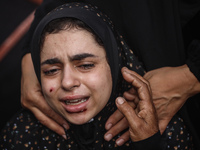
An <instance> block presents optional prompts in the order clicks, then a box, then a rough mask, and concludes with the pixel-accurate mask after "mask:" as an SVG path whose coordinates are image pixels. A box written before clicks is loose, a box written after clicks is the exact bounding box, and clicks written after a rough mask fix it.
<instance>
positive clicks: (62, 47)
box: [41, 29, 105, 58]
mask: <svg viewBox="0 0 200 150" xmlns="http://www.w3.org/2000/svg"><path fill="white" fill-rule="evenodd" d="M78 53H91V54H96V55H100V56H101V55H105V50H104V48H103V47H102V46H100V45H99V44H98V43H97V42H96V40H95V38H94V36H93V35H92V34H91V33H90V32H88V31H87V30H84V29H70V30H62V31H60V32H58V33H53V34H48V35H46V37H45V40H44V44H43V47H42V49H41V58H42V57H56V56H58V55H60V56H65V54H67V55H76V54H78Z"/></svg>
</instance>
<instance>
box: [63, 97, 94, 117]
mask: <svg viewBox="0 0 200 150" xmlns="http://www.w3.org/2000/svg"><path fill="white" fill-rule="evenodd" d="M89 99H90V97H77V98H75V97H68V98H65V99H62V100H61V101H62V104H63V107H64V108H65V110H66V111H67V112H68V113H80V112H85V111H86V110H87V105H88V103H89Z"/></svg>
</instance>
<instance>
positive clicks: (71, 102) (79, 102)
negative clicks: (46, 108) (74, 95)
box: [65, 98, 88, 105]
mask: <svg viewBox="0 0 200 150" xmlns="http://www.w3.org/2000/svg"><path fill="white" fill-rule="evenodd" d="M87 100H88V98H84V99H74V100H67V101H65V104H66V105H78V104H81V103H84V102H86V101H87Z"/></svg>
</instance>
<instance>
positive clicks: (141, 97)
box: [116, 68, 159, 142]
mask: <svg viewBox="0 0 200 150" xmlns="http://www.w3.org/2000/svg"><path fill="white" fill-rule="evenodd" d="M122 75H123V77H124V79H125V80H126V81H127V82H129V83H131V84H132V86H133V87H132V88H131V89H130V90H129V91H128V92H126V93H125V94H124V96H125V97H126V100H125V99H124V98H122V97H118V98H117V99H116V105H117V107H118V109H119V110H120V112H121V113H122V114H123V115H124V116H125V118H126V119H127V121H128V124H129V134H130V138H131V139H132V141H134V142H136V141H141V140H144V139H147V138H149V137H151V136H152V135H154V134H155V133H157V132H158V130H159V129H158V120H157V114H156V110H155V107H154V105H153V101H152V96H151V89H150V85H149V83H148V82H147V81H146V80H145V79H144V78H142V77H141V76H140V75H138V74H136V73H135V72H133V71H130V70H128V69H127V68H122ZM127 101H131V102H133V103H134V104H135V105H134V106H131V105H130V104H129V103H128V102H127Z"/></svg>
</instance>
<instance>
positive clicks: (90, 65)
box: [78, 64, 94, 70]
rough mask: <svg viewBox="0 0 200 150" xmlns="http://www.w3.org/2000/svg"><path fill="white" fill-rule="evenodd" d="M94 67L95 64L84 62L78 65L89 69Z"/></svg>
mask: <svg viewBox="0 0 200 150" xmlns="http://www.w3.org/2000/svg"><path fill="white" fill-rule="evenodd" d="M93 67H94V64H83V65H80V66H78V68H80V69H83V70H88V69H92V68H93Z"/></svg>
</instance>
